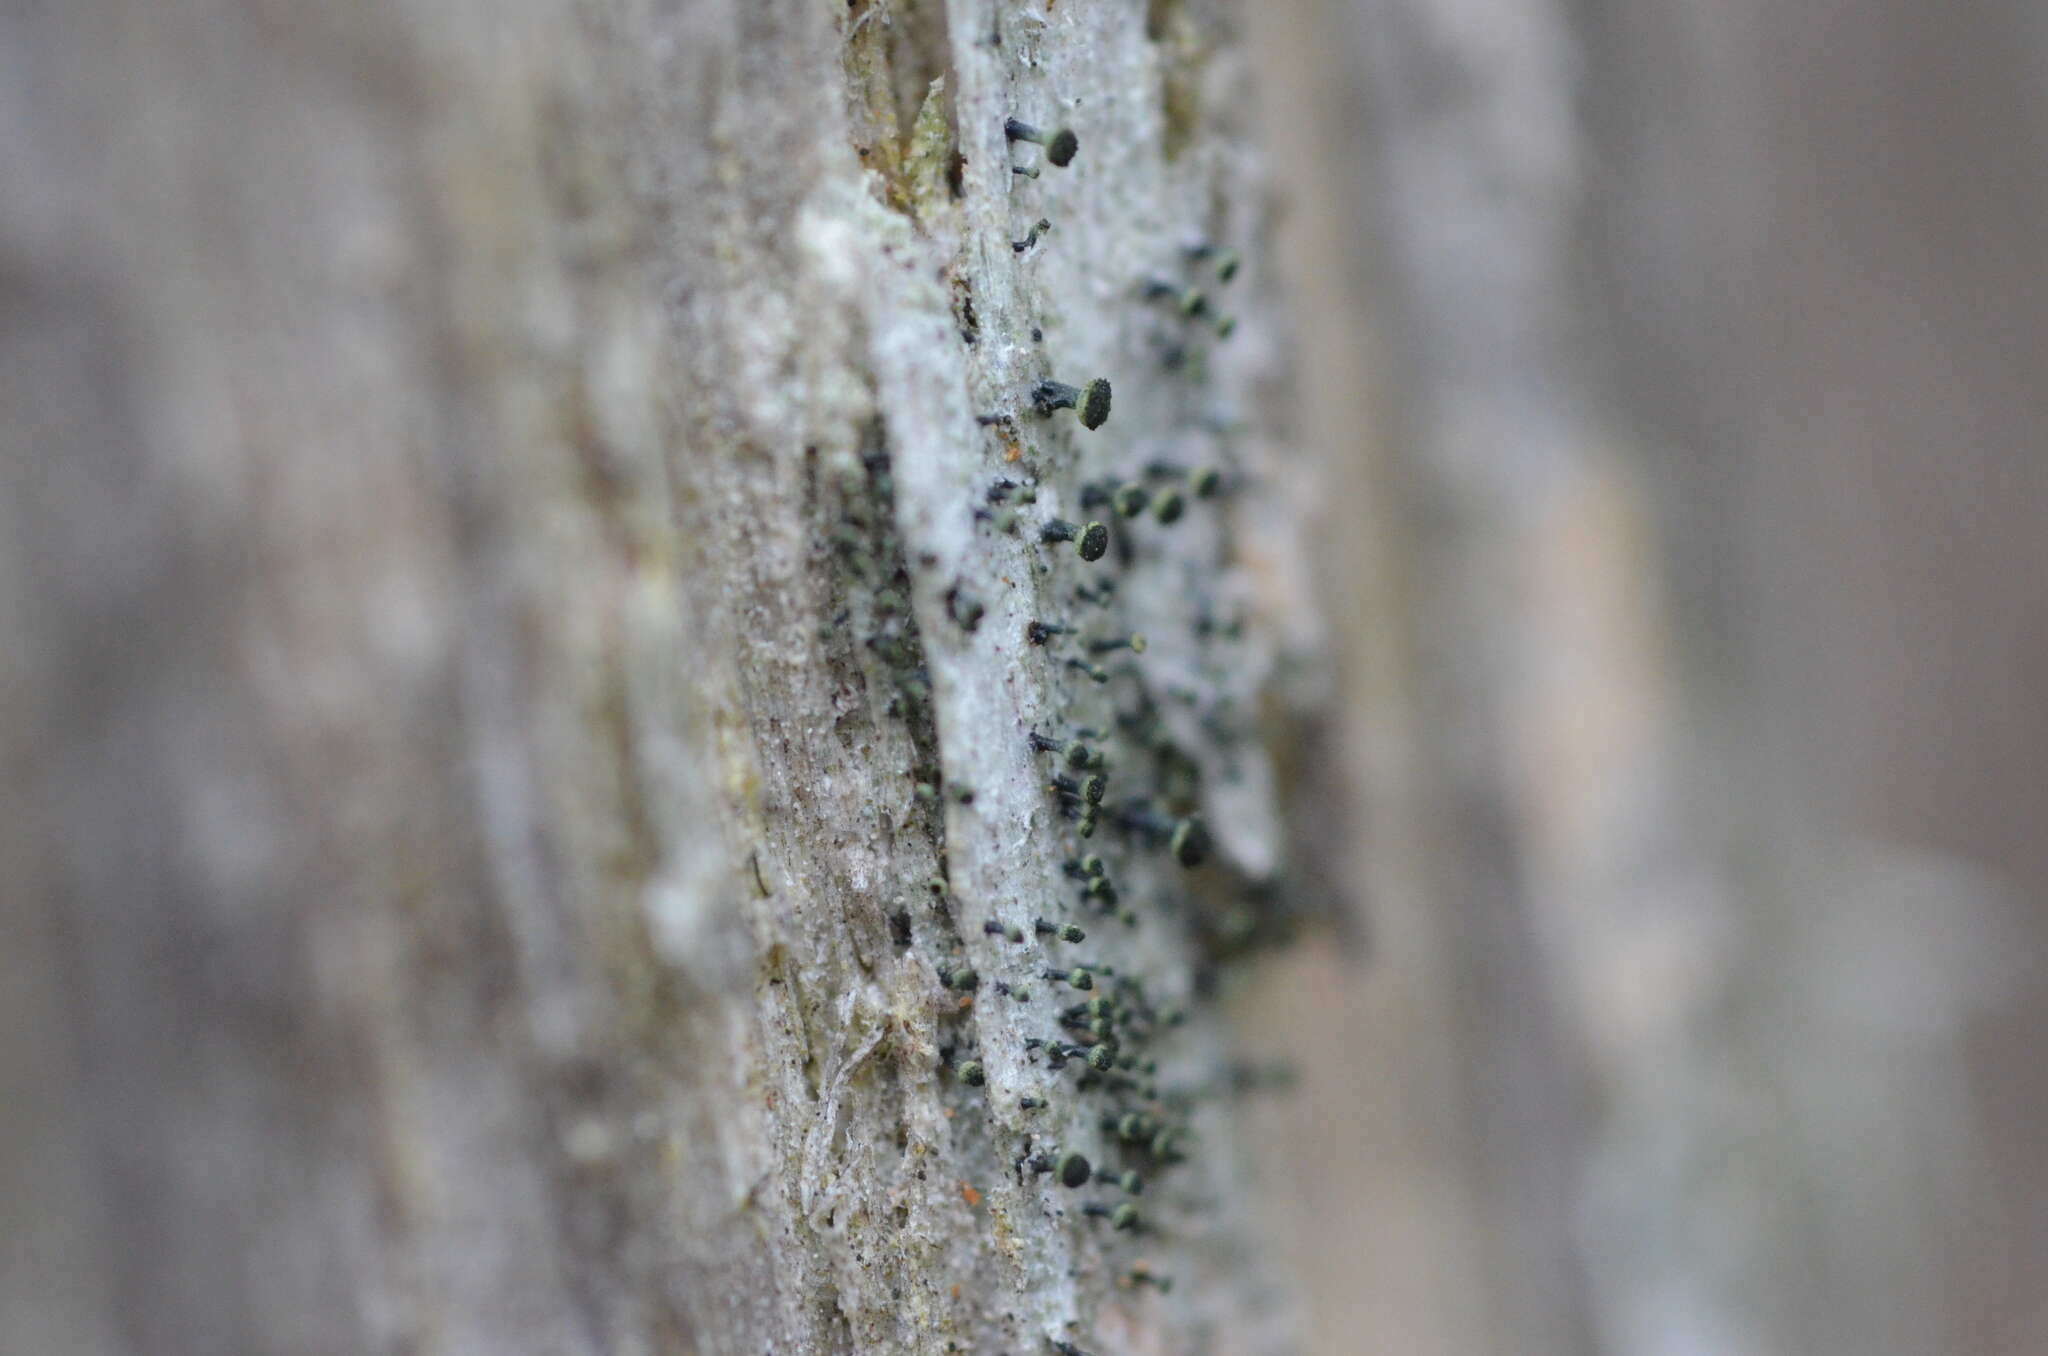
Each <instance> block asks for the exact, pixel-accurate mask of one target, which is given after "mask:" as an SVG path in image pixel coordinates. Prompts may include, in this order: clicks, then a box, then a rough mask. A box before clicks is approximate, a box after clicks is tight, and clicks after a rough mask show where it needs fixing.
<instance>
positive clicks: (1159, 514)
mask: <svg viewBox="0 0 2048 1356" xmlns="http://www.w3.org/2000/svg"><path fill="white" fill-rule="evenodd" d="M1187 506H1188V501H1187V500H1186V499H1184V498H1182V497H1181V492H1180V491H1179V490H1165V491H1162V492H1161V493H1160V495H1159V497H1158V498H1157V499H1154V500H1153V501H1152V516H1153V517H1155V518H1157V519H1158V520H1159V521H1160V522H1162V523H1168V524H1171V523H1177V522H1179V521H1180V515H1181V514H1182V513H1184V512H1186V511H1187Z"/></svg>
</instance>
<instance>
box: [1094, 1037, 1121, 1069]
mask: <svg viewBox="0 0 2048 1356" xmlns="http://www.w3.org/2000/svg"><path fill="white" fill-rule="evenodd" d="M1088 1067H1089V1068H1091V1069H1093V1070H1095V1072H1097V1073H1108V1072H1109V1071H1110V1070H1111V1069H1112V1068H1114V1067H1116V1047H1114V1046H1112V1045H1110V1044H1109V1043H1108V1042H1107V1041H1104V1042H1102V1043H1101V1044H1099V1045H1091V1046H1089V1047H1088Z"/></svg>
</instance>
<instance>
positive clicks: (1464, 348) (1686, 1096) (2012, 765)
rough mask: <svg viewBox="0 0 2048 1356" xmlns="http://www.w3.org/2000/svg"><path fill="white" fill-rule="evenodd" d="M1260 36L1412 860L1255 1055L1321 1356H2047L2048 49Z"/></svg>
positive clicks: (1585, 25)
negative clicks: (1264, 1052) (1353, 947)
mask: <svg viewBox="0 0 2048 1356" xmlns="http://www.w3.org/2000/svg"><path fill="white" fill-rule="evenodd" d="M1245 16H1246V17H1245V27H1246V31H1247V34H1248V37H1249V38H1250V40H1251V41H1252V42H1253V44H1254V46H1255V48H1256V51H1257V59H1258V62H1259V64H1260V67H1261V69H1262V74H1263V78H1264V79H1263V86H1264V87H1263V106H1262V109H1261V113H1262V117H1263V122H1264V126H1265V134H1266V136H1267V138H1268V140H1269V143H1270V144H1271V146H1272V147H1273V149H1274V153H1275V155H1276V157H1277V163H1276V166H1275V169H1274V175H1273V177H1274V180H1275V182H1276V188H1277V190H1278V192H1279V195H1280V197H1281V199H1282V202H1283V212H1284V217H1283V223H1284V224H1283V234H1284V239H1285V245H1284V248H1283V249H1282V251H1281V253H1282V256H1283V259H1284V260H1285V263H1286V267H1287V269H1288V272H1289V275H1290V276H1289V282H1290V286H1291V292H1292V296H1291V301H1292V304H1293V306H1294V308H1295V312H1294V314H1295V317H1296V319H1297V321H1298V324H1299V330H1298V333H1299V340H1300V345H1299V350H1298V352H1297V354H1296V356H1295V370H1296V373H1297V376H1298V382H1299V396H1300V403H1299V417H1300V419H1301V421H1302V428H1301V432H1302V434H1303V435H1304V436H1305V437H1306V438H1308V439H1310V440H1311V441H1312V442H1313V443H1314V444H1315V445H1317V446H1318V447H1320V448H1322V449H1324V450H1325V451H1326V452H1327V453H1328V454H1329V460H1330V463H1331V465H1332V466H1334V467H1337V468H1340V470H1339V474H1340V475H1341V476H1342V477H1343V483H1342V484H1341V485H1340V486H1339V487H1338V488H1339V490H1340V492H1339V493H1333V494H1331V495H1330V496H1329V499H1328V508H1327V518H1326V520H1325V521H1324V522H1322V523H1321V524H1319V525H1318V527H1317V529H1316V531H1317V532H1318V534H1319V538H1320V541H1321V552H1322V560H1323V565H1324V569H1325V583H1326V586H1327V588H1328V590H1329V593H1330V596H1331V597H1332V598H1333V599H1334V600H1335V605H1336V606H1337V607H1338V609H1339V614H1340V615H1339V623H1340V624H1339V634H1340V636H1341V639H1342V644H1343V662H1344V665H1345V690H1346V691H1347V692H1348V693H1349V694H1351V698H1352V699H1351V700H1350V701H1349V702H1348V703H1347V708H1346V711H1345V713H1344V722H1345V737H1346V739H1347V741H1348V744H1349V747H1350V748H1351V750H1352V752H1353V753H1354V755H1355V758H1354V765H1355V766H1356V767H1358V768H1359V769H1361V771H1360V772H1359V774H1358V777H1357V784H1356V785H1355V786H1353V787H1351V788H1350V790H1351V791H1352V792H1353V793H1354V794H1355V795H1356V796H1357V798H1358V801H1359V803H1360V804H1361V805H1362V806H1363V807H1364V819H1365V823H1366V826H1367V830H1368V832H1367V834H1366V836H1365V837H1364V839H1363V840H1362V841H1360V842H1358V844H1357V848H1356V851H1355V852H1353V853H1352V854H1351V855H1350V856H1349V857H1348V858H1347V859H1345V860H1342V861H1333V862H1329V863H1326V864H1325V865H1326V867H1327V870H1328V872H1329V873H1330V874H1331V876H1332V877H1333V878H1335V879H1337V880H1340V881H1341V882H1343V883H1344V884H1346V885H1348V886H1350V887H1353V888H1354V893H1355V896H1356V898H1357V899H1358V900H1359V901H1360V903H1359V908H1360V909H1361V910H1362V912H1363V914H1364V917H1365V923H1364V928H1363V930H1364V932H1365V933H1366V935H1367V936H1369V938H1370V941H1369V944H1368V947H1367V950H1368V951H1369V953H1370V954H1369V957H1368V958H1367V959H1365V960H1364V961H1363V963H1362V968H1361V962H1360V961H1359V960H1358V959H1357V958H1355V957H1351V956H1347V955H1346V954H1344V952H1343V951H1342V949H1341V948H1340V947H1339V946H1337V945H1336V944H1335V943H1333V942H1328V941H1325V942H1322V943H1312V944H1311V945H1310V946H1308V947H1306V948H1304V949H1303V950H1302V951H1301V952H1299V953H1297V954H1296V955H1295V956H1294V957H1293V958H1292V959H1291V960H1282V961H1279V962H1276V963H1275V966H1274V968H1273V969H1272V970H1270V971H1268V972H1267V976H1266V979H1265V980H1264V982H1263V983H1262V984H1261V985H1260V986H1259V987H1258V988H1257V989H1256V991H1255V992H1253V993H1251V994H1249V995H1247V996H1246V998H1245V1000H1244V1007H1245V1014H1246V1017H1247V1020H1248V1031H1249V1033H1250V1034H1249V1035H1248V1036H1247V1040H1248V1041H1249V1042H1250V1043H1252V1044H1253V1045H1258V1044H1259V1042H1260V1040H1261V1039H1262V1037H1263V1038H1270V1039H1272V1040H1281V1039H1288V1040H1292V1041H1293V1042H1294V1046H1295V1049H1294V1053H1295V1054H1296V1055H1297V1057H1298V1058H1299V1060H1300V1062H1301V1065H1302V1067H1303V1070H1304V1073H1303V1079H1302V1084H1301V1088H1300V1092H1299V1094H1298V1096H1297V1098H1296V1100H1294V1101H1293V1102H1291V1103H1290V1102H1285V1101H1278V1102H1272V1103H1268V1104H1266V1105H1264V1107H1263V1108H1262V1109H1261V1110H1260V1111H1259V1112H1258V1115H1259V1117H1260V1131H1259V1133H1260V1141H1259V1143H1260V1148H1261V1150H1262V1152H1263V1155H1264V1159H1263V1161H1264V1162H1265V1164H1266V1165H1267V1167H1266V1172H1267V1174H1268V1177H1269V1180H1268V1181H1267V1182H1266V1184H1265V1191H1266V1197H1267V1199H1268V1201H1269V1203H1270V1207H1271V1209H1272V1212H1273V1219H1274V1227H1275V1229H1276V1230H1277V1231H1278V1233H1279V1234H1280V1235H1281V1236H1282V1237H1283V1238H1284V1239H1285V1241H1286V1244H1287V1246H1288V1247H1289V1248H1290V1249H1291V1250H1292V1252H1293V1254H1294V1260H1295V1261H1296V1263H1297V1265H1298V1266H1299V1267H1300V1268H1301V1270H1302V1272H1303V1273H1304V1274H1305V1275H1306V1276H1307V1277H1308V1278H1309V1289H1310V1299H1311V1306H1312V1311H1313V1332H1314V1337H1315V1343H1314V1349H1315V1350H1316V1351H1319V1352H1326V1353H1342V1352H1368V1351H1387V1352H1395V1351H1398V1352H1402V1353H1405V1354H1406V1356H1415V1354H1417V1353H1467V1352H1492V1353H1503V1354H1505V1353H1518V1354H1520V1356H1533V1354H1535V1353H1566V1352H1589V1351H1605V1352H1616V1353H1622V1352H1626V1353H1631V1354H1636V1356H1692V1354H1694V1353H1699V1354H1702V1356H1703V1354H1705V1353H1769V1354H1775V1353H1818V1352H1828V1353H1834V1352H1840V1353H1851V1352H1854V1353H1862V1354H1863V1356H1877V1354H1879V1353H1886V1354H1889V1353H1899V1354H1900V1356H1905V1354H1906V1353H1928V1352H1971V1353H2014V1354H2015V1356H2017V1354H2018V1353H2034V1352H2040V1351H2043V1350H2048V1069H2044V1062H2043V1059H2042V1054H2041V1049H2040V1037H2041V1034H2042V1033H2043V1032H2044V1031H2048V1025H2044V1019H2048V987H2044V983H2043V973H2042V966H2041V956H2042V947H2043V943H2044V936H2043V933H2044V927H2048V910H2044V906H2048V773H2044V766H2048V534H2044V527H2048V380H2044V378H2048V366H2044V347H2043V344H2044V337H2048V327H2044V324H2043V322H2044V319H2048V265H2044V259H2048V10H2044V9H2043V8H2042V7H2040V6H2038V5H2028V4H2024V3H2008V4H2000V3H1984V4H1963V5H1939V6H1934V5H1923V4H1913V3H1906V0H1858V2H1856V3H1850V2H1849V0H1808V2H1807V3H1800V4H1795V5H1784V4H1779V3H1774V2H1773V0H1715V2H1714V3H1711V4H1708V3H1696V2H1694V3H1687V2H1686V0H1639V2H1637V3H1629V4H1618V3H1609V2H1608V0H1581V2H1580V3H1574V4H1565V3H1558V2H1556V0H1280V2H1279V3H1272V4H1261V5H1258V6H1256V7H1251V8H1247V10H1246V11H1245ZM1361 525H1362V526H1364V527H1365V528H1366V529H1367V530H1365V531H1361V530H1359V529H1360V527H1361ZM1296 1030H1301V1031H1306V1032H1308V1033H1310V1034H1309V1035H1308V1036H1307V1037H1305V1038H1303V1037H1294V1036H1291V1035H1289V1034H1288V1033H1292V1032H1294V1031H1296Z"/></svg>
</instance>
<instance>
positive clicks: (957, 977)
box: [946, 965, 981, 993]
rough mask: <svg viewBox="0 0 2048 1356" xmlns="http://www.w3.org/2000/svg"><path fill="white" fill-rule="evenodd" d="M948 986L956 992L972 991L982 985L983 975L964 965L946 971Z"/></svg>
mask: <svg viewBox="0 0 2048 1356" xmlns="http://www.w3.org/2000/svg"><path fill="white" fill-rule="evenodd" d="M946 987H947V988H949V989H951V990H952V991H953V992H955V993H972V992H973V991H974V990H975V989H978V988H980V987H981V976H980V975H978V974H976V973H975V972H974V971H973V970H971V969H969V968H968V967H966V966H964V965H963V966H961V967H960V968H959V969H957V970H949V971H947V972H946Z"/></svg>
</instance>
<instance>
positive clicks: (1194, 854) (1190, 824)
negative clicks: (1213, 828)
mask: <svg viewBox="0 0 2048 1356" xmlns="http://www.w3.org/2000/svg"><path fill="white" fill-rule="evenodd" d="M1166 846H1167V850H1168V851H1170V852H1172V853H1173V859H1174V860H1175V861H1177V862H1179V863H1180V864H1181V865H1182V866H1185V867H1197V866H1200V865H1201V864H1202V863H1203V862H1204V861H1205V860H1206V859H1207V858H1208V856H1209V831H1208V830H1207V829H1205V828H1203V827H1202V821H1201V820H1199V819H1196V818H1194V817H1192V816H1190V817H1188V818H1187V819H1183V820H1182V821H1180V823H1178V824H1176V825H1174V826H1173V836H1172V837H1171V838H1169V839H1167V842H1166Z"/></svg>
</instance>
